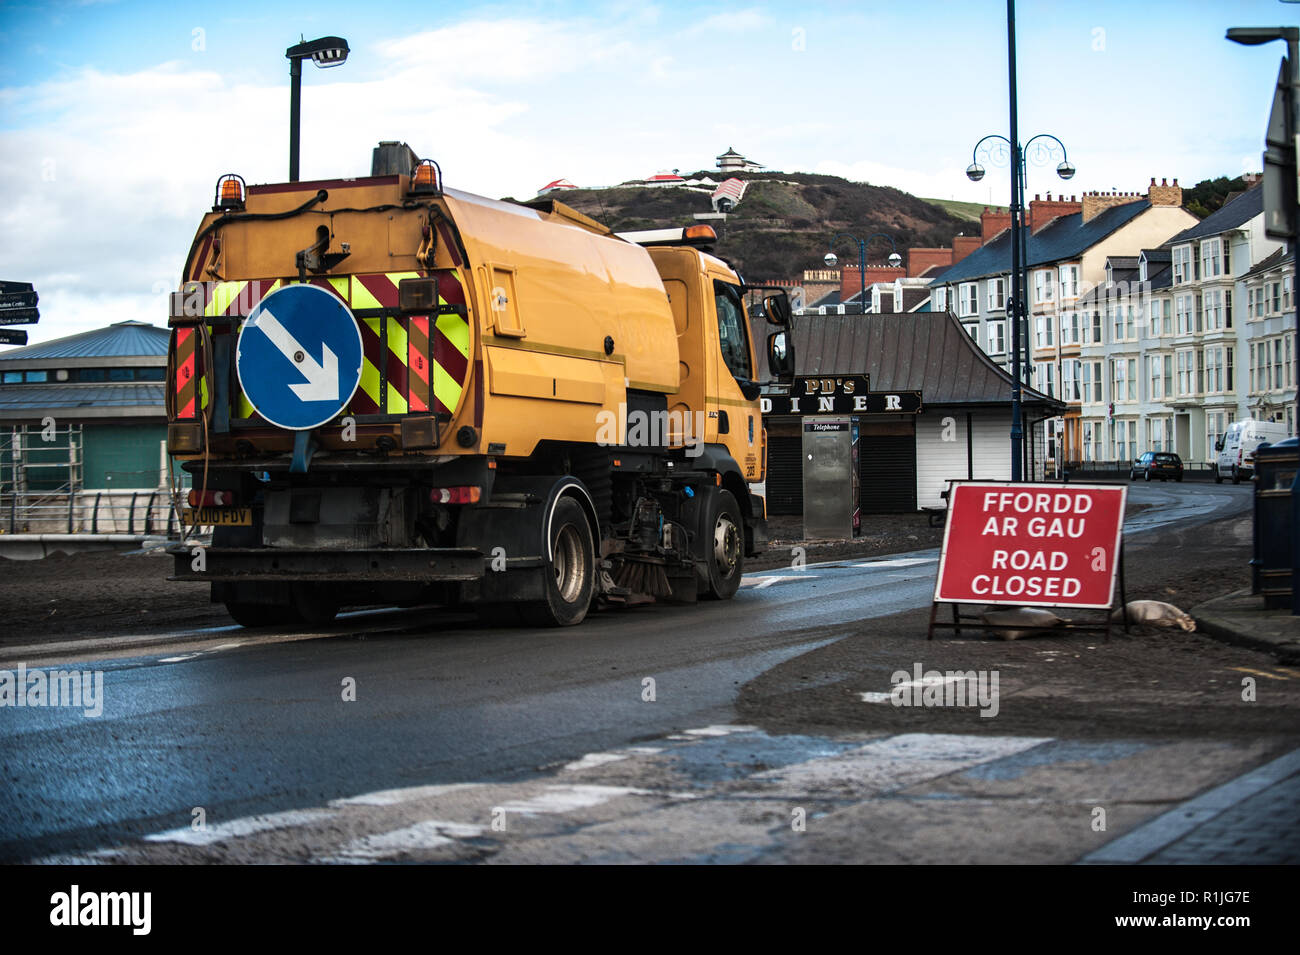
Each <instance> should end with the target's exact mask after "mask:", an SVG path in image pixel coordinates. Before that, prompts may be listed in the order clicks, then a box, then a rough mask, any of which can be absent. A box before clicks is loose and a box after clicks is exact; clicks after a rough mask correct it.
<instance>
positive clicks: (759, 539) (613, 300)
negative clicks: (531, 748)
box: [167, 143, 793, 626]
mask: <svg viewBox="0 0 1300 955" xmlns="http://www.w3.org/2000/svg"><path fill="white" fill-rule="evenodd" d="M371 172H372V174H371V175H370V176H369V177H367V178H356V179H341V180H337V181H317V182H288V183H276V184H268V185H253V186H247V185H246V184H245V183H244V181H243V179H241V178H240V177H239V176H235V175H228V176H223V177H222V178H221V179H220V180H219V182H218V183H217V189H216V196H215V201H214V205H213V208H212V211H211V212H210V213H208V214H207V215H206V216H205V217H204V219H203V222H202V224H201V225H200V227H199V230H198V233H197V235H195V237H194V242H193V244H192V246H191V248H190V251H189V255H188V256H187V258H186V261H185V272H184V276H183V282H182V285H181V287H180V289H179V291H177V292H176V293H174V294H173V295H172V296H171V306H170V319H169V322H170V326H171V330H172V334H171V348H170V355H169V362H168V372H167V382H168V384H167V399H168V404H167V413H168V431H167V443H168V451H169V453H170V454H171V455H172V456H173V458H174V460H176V461H177V462H179V464H180V466H181V467H183V468H184V470H185V471H186V472H187V473H188V475H189V477H190V485H191V490H190V491H189V492H188V500H187V501H186V502H185V503H186V504H188V506H187V507H184V516H185V519H186V522H187V524H189V525H191V526H194V527H199V526H203V527H206V526H211V527H212V528H213V532H212V540H211V544H210V545H201V544H198V543H195V541H197V540H198V539H199V538H197V537H195V538H193V539H191V540H188V541H186V542H185V543H184V544H182V545H178V546H176V547H175V548H174V549H173V550H174V561H175V572H174V579H177V580H185V581H207V582H210V584H211V587H212V599H213V600H214V601H215V602H220V603H224V604H225V606H226V607H227V608H228V610H229V611H230V614H231V615H232V616H233V617H234V618H235V620H237V621H238V622H239V623H241V624H244V625H245V626H261V625H275V624H281V625H286V624H302V623H307V624H319V623H322V622H325V621H328V620H329V619H331V618H332V617H333V616H334V615H335V614H336V613H337V612H338V610H339V608H340V607H343V606H363V605H374V604H392V603H397V604H415V603H424V602H436V603H443V604H451V605H456V606H474V607H476V608H478V609H479V610H480V612H481V613H482V614H483V615H484V616H487V617H489V618H491V619H494V620H495V621H499V622H520V623H529V624H536V625H551V626H556V625H568V624H576V623H579V622H580V621H581V620H582V619H583V618H584V616H585V615H586V614H587V612H588V611H589V609H590V608H591V607H592V606H593V604H595V603H602V604H618V603H633V602H640V601H645V600H648V599H650V598H654V599H660V600H667V601H694V600H696V599H697V598H699V597H705V598H721V599H725V598H728V597H730V596H732V595H733V594H734V593H735V591H736V588H737V587H738V585H739V583H740V578H741V573H742V568H743V566H744V559H745V557H746V555H750V556H752V555H754V554H755V553H757V552H758V550H759V549H760V548H761V547H762V546H763V543H764V541H765V505H764V500H763V498H762V497H761V496H760V495H757V494H755V493H753V490H752V487H751V486H752V485H754V484H757V483H759V482H762V481H763V479H764V467H765V450H766V440H765V435H764V431H763V424H762V418H761V416H760V411H759V386H758V384H757V380H758V378H759V375H758V372H757V370H756V349H755V347H754V343H753V342H752V341H751V336H750V324H749V321H748V317H747V305H746V302H747V301H748V300H750V299H755V298H757V299H758V300H761V303H762V308H763V312H764V314H765V315H766V318H767V322H768V323H770V325H771V326H772V329H771V331H770V332H769V333H768V334H767V335H766V337H767V341H766V343H764V345H763V347H762V349H761V351H763V352H765V353H766V354H765V359H766V361H767V362H768V366H769V370H770V371H771V372H772V374H773V375H774V376H775V377H777V378H778V379H781V378H788V377H789V376H790V375H791V374H792V372H793V353H792V351H791V344H790V342H789V341H788V335H787V334H786V331H787V327H788V324H789V321H790V305H789V301H788V299H787V297H786V295H785V293H784V292H783V291H780V290H777V289H765V290H760V291H759V292H758V293H757V296H755V295H751V294H749V293H750V292H751V291H752V290H750V289H747V287H746V286H745V285H744V283H743V282H742V280H741V278H740V276H739V275H738V274H737V273H736V271H735V270H734V269H733V268H731V267H730V266H729V265H728V264H727V263H726V262H725V261H723V260H722V259H721V258H718V257H717V256H715V255H713V254H711V253H710V252H709V251H708V249H709V247H710V245H711V243H712V242H714V241H716V237H715V235H714V232H713V230H712V228H711V227H709V226H702V225H691V226H687V227H684V228H679V229H674V230H661V231H655V232H650V233H639V234H622V235H618V234H614V233H612V232H611V231H610V230H609V229H607V228H606V227H604V226H603V225H601V224H600V223H598V222H596V221H594V220H592V219H590V218H588V217H586V216H584V215H582V214H581V213H579V212H577V211H575V210H573V209H570V208H568V207H566V206H564V205H562V204H561V203H559V202H554V201H552V200H549V199H539V200H535V201H532V202H527V203H522V204H520V203H513V202H498V201H495V200H491V199H485V198H482V197H480V196H475V195H470V194H468V193H465V192H459V191H457V190H454V189H449V188H445V187H444V185H443V183H442V175H441V171H440V170H439V168H438V166H437V164H436V163H434V162H433V161H431V160H427V159H426V160H420V159H418V158H417V157H416V155H415V154H414V153H413V152H412V151H411V150H410V149H409V148H408V147H407V146H406V145H405V144H401V143H381V144H380V145H379V147H378V148H377V149H376V150H375V153H374V158H373V164H372V170H371Z"/></svg>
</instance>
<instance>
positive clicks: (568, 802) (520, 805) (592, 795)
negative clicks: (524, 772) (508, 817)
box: [500, 785, 663, 816]
mask: <svg viewBox="0 0 1300 955" xmlns="http://www.w3.org/2000/svg"><path fill="white" fill-rule="evenodd" d="M659 795H663V794H661V793H656V792H655V791H654V790H651V789H635V788H633V787H631V786H590V785H586V786H584V785H574V786H547V787H546V791H545V792H543V793H540V794H539V795H536V796H531V797H528V798H525V799H521V800H519V801H517V802H507V803H504V804H502V806H501V807H500V808H502V809H504V810H505V811H506V812H517V813H519V814H521V815H524V816H537V815H549V814H550V813H560V812H572V811H573V810H575V809H590V808H591V807H592V806H599V805H601V804H602V803H607V802H609V801H610V800H611V799H618V798H620V797H622V796H659Z"/></svg>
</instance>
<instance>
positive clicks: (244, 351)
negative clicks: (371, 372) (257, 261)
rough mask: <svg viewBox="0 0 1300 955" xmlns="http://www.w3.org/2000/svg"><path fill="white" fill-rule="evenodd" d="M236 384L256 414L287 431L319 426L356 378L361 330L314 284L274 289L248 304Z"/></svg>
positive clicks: (343, 403)
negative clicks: (260, 298) (253, 306)
mask: <svg viewBox="0 0 1300 955" xmlns="http://www.w3.org/2000/svg"><path fill="white" fill-rule="evenodd" d="M235 368H236V370H237V371H238V374H239V386H240V387H241V388H242V389H243V390H244V394H245V395H246V396H247V397H248V400H249V401H251V402H252V404H253V407H254V408H256V409H257V413H258V414H260V415H261V416H262V417H263V418H265V419H266V420H267V421H269V422H270V423H271V424H273V425H276V426H277V427H280V428H285V429H287V430H289V431H309V430H311V429H312V428H318V427H320V426H321V425H323V424H324V423H325V422H327V421H329V420H330V419H331V418H333V417H334V416H335V415H337V414H338V413H339V412H340V411H342V410H343V409H344V408H345V407H346V406H347V404H348V402H349V401H351V400H352V395H353V394H355V393H356V390H357V385H359V384H360V383H361V329H360V328H359V327H358V326H357V320H356V318H354V317H353V315H352V313H351V312H350V311H349V310H348V307H347V306H346V305H344V304H343V302H341V301H340V300H339V299H338V298H336V297H335V296H334V295H332V294H330V293H329V292H327V291H325V290H324V289H322V288H317V287H316V286H314V285H290V286H287V287H285V288H282V289H279V290H278V291H275V292H272V293H271V294H270V295H268V296H267V297H266V298H264V299H262V301H261V302H260V303H259V304H258V305H257V307H256V308H254V309H253V311H252V313H251V314H250V315H249V316H248V320H247V321H246V322H244V325H243V328H242V329H241V330H240V333H239V344H238V346H237V347H236V351H235Z"/></svg>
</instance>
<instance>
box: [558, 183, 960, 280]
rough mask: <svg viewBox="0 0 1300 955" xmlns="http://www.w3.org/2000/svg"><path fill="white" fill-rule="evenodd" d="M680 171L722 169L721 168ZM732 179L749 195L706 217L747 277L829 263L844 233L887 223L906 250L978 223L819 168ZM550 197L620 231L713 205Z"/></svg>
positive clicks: (705, 197) (852, 252)
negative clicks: (723, 213)
mask: <svg viewBox="0 0 1300 955" xmlns="http://www.w3.org/2000/svg"><path fill="white" fill-rule="evenodd" d="M683 176H684V178H686V179H695V178H701V177H704V176H710V177H711V178H713V179H715V180H717V179H719V178H721V177H720V175H719V173H718V172H717V171H716V170H714V171H711V172H709V171H703V172H696V173H683ZM736 178H738V179H745V180H748V181H749V182H750V185H749V188H748V190H747V191H746V193H745V197H744V199H743V200H742V201H741V203H740V205H738V206H737V207H736V210H735V211H734V212H732V213H731V214H730V215H729V216H727V218H726V220H725V221H723V220H710V224H711V225H713V226H714V227H715V228H716V229H717V230H718V238H719V242H718V245H717V252H718V254H719V255H722V256H723V257H725V258H726V259H728V260H729V261H730V262H732V263H733V264H735V265H736V266H737V267H738V268H740V269H741V270H742V271H743V272H744V273H745V275H746V277H747V278H748V279H749V280H750V281H757V280H761V279H778V278H792V277H797V276H800V275H801V274H802V273H803V270H804V269H814V268H824V267H825V266H824V265H823V263H822V258H823V256H825V255H826V251H827V249H828V248H829V247H830V242H831V237H832V236H834V235H835V234H836V233H838V232H851V233H853V234H855V235H857V236H859V237H860V238H864V239H865V238H867V237H868V236H870V235H872V234H873V233H876V232H883V233H885V234H887V235H889V236H890V237H891V238H892V239H893V240H894V242H895V243H896V245H897V247H898V251H899V252H900V253H905V252H906V251H907V249H909V248H911V247H913V246H923V247H933V246H948V245H951V244H952V237H953V236H954V235H957V234H959V233H963V232H965V233H967V234H971V233H972V232H974V231H977V230H972V229H971V223H970V222H969V221H968V220H966V219H962V218H958V217H957V216H955V215H953V214H952V213H950V212H949V211H948V210H946V209H943V208H941V207H939V206H937V205H935V204H933V203H931V202H927V201H926V200H924V199H918V198H917V197H916V196H913V195H911V194H909V193H906V192H903V191H901V190H899V189H893V188H890V187H888V186H873V185H870V184H869V183H864V182H850V181H849V180H847V179H841V178H839V177H838V176H824V175H818V174H815V173H785V172H763V173H740V174H737V175H736ZM554 198H557V199H559V200H560V201H561V202H563V203H565V204H566V205H570V206H572V207H573V208H575V209H577V210H578V211H579V212H582V213H585V214H586V215H589V216H591V217H592V218H593V219H596V220H597V221H599V222H602V223H604V224H605V225H607V226H609V227H610V228H611V229H613V230H614V231H615V232H626V231H633V230H638V229H660V228H669V227H672V226H683V225H690V224H692V223H694V222H695V221H697V220H696V219H695V218H694V214H695V213H697V212H712V211H713V208H712V206H711V205H710V202H709V192H708V190H707V189H705V190H704V191H699V192H696V191H693V190H690V189H685V188H640V187H633V186H628V187H618V188H613V189H575V190H568V191H565V192H563V193H559V194H556V195H555V196H554ZM835 252H836V254H837V255H838V256H839V257H840V261H841V263H843V264H851V265H856V264H857V260H858V251H857V246H856V244H854V243H852V242H850V241H849V240H847V239H841V240H840V241H839V242H838V243H836V245H835ZM889 253H890V248H889V243H888V242H885V241H884V240H883V239H878V240H876V241H874V242H872V243H871V244H870V245H869V246H868V248H867V262H868V264H870V265H880V264H882V263H883V262H884V260H885V258H886V257H887V256H888V255H889Z"/></svg>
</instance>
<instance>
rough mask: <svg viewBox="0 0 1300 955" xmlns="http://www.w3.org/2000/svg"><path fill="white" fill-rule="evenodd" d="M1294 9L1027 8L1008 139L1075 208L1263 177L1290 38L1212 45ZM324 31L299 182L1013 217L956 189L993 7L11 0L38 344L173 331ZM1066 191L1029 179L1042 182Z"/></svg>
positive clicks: (997, 186) (12, 251)
mask: <svg viewBox="0 0 1300 955" xmlns="http://www.w3.org/2000/svg"><path fill="white" fill-rule="evenodd" d="M304 9H306V10H309V11H310V12H307V13H304V12H301V11H302V10H304ZM697 10H702V12H696V11H697ZM1298 15H1300V5H1297V4H1289V3H1282V2H1278V0H1238V2H1220V3H1212V2H1201V0H1181V2H1161V0H1143V2H1139V3H1135V2H1132V0H1129V2H1125V3H1113V2H1100V3H1073V2H1069V3H1067V2H1045V0H1021V2H1020V3H1019V4H1017V33H1018V37H1017V40H1018V44H1017V45H1018V66H1019V90H1020V122H1021V136H1022V139H1028V137H1029V136H1031V135H1033V134H1035V133H1038V132H1049V133H1052V134H1054V135H1056V136H1058V137H1060V139H1062V140H1063V141H1064V142H1065V144H1066V147H1067V148H1068V149H1069V156H1070V159H1071V161H1072V162H1073V163H1074V164H1075V166H1077V167H1078V170H1079V172H1078V175H1077V176H1076V178H1075V179H1074V180H1072V181H1071V182H1070V183H1069V184H1068V186H1067V187H1066V188H1065V190H1064V191H1065V192H1066V193H1067V194H1068V193H1072V192H1073V193H1077V192H1082V191H1084V190H1088V189H1111V188H1117V189H1121V190H1125V191H1129V190H1132V191H1141V190H1143V189H1144V188H1145V186H1146V183H1147V182H1148V181H1149V179H1150V177H1151V176H1156V177H1157V178H1160V177H1168V178H1174V177H1177V178H1178V179H1179V180H1180V182H1182V183H1183V184H1187V185H1190V184H1193V183H1195V182H1196V181H1198V180H1200V179H1204V178H1207V177H1210V176H1217V175H1225V174H1226V175H1236V174H1238V173H1240V172H1242V171H1246V170H1253V169H1258V168H1259V167H1260V158H1259V153H1260V149H1261V146H1262V144H1261V137H1262V132H1263V125H1264V121H1265V118H1266V117H1267V113H1268V106H1269V102H1270V98H1271V95H1272V87H1273V83H1274V81H1275V78H1276V72H1277V64H1278V60H1279V58H1280V56H1281V55H1282V53H1283V47H1282V45H1281V44H1271V45H1268V46H1264V47H1255V48H1247V47H1241V46H1237V45H1235V44H1230V43H1228V42H1226V41H1225V40H1224V39H1223V34H1224V30H1225V29H1226V28H1227V27H1228V26H1233V25H1268V24H1278V23H1294V22H1296V20H1297V16H1298ZM323 34H338V35H341V36H344V37H346V38H347V39H348V41H349V43H350V45H351V47H352V54H351V56H350V58H349V60H348V62H347V63H346V64H345V65H344V66H342V67H340V68H337V69H332V70H318V69H315V68H314V67H312V66H310V65H308V66H306V67H305V75H304V84H303V87H304V93H303V146H302V172H303V176H304V178H312V177H318V176H319V177H334V176H338V175H356V174H364V173H365V172H366V171H367V170H368V164H369V156H370V149H371V147H372V146H373V144H374V143H375V142H376V141H378V140H380V139H402V140H406V141H408V142H409V143H410V144H411V145H412V146H413V147H414V148H415V150H416V151H417V152H418V153H419V154H421V155H423V156H431V157H433V158H435V159H437V160H438V161H439V162H440V163H441V165H442V167H443V170H444V174H445V177H446V180H447V182H448V184H450V185H455V186H458V187H460V188H465V189H469V190H471V191H475V192H480V193H483V194H486V195H491V196H504V195H514V196H517V197H525V196H531V195H532V194H533V193H534V192H535V191H536V189H537V188H538V187H540V186H541V185H542V184H544V183H546V182H548V181H549V180H551V179H554V178H558V177H561V176H563V177H567V178H568V179H570V180H572V181H574V182H576V183H578V184H579V185H599V184H609V183H614V182H618V181H621V180H624V179H628V178H633V177H638V176H643V175H647V174H649V173H652V172H654V171H656V170H659V169H671V168H680V169H683V170H688V169H699V168H711V167H712V165H713V162H714V157H715V156H716V155H717V154H718V153H720V152H722V151H723V150H724V149H725V148H726V147H728V146H734V147H735V148H736V149H738V150H740V151H741V152H743V153H745V154H746V155H748V156H751V157H753V158H755V159H757V160H759V161H761V162H763V163H765V164H767V165H768V166H769V167H771V168H773V169H785V170H805V171H817V172H828V173H835V174H839V175H845V176H847V177H849V178H852V179H857V180H863V181H869V182H872V183H876V184H879V185H891V186H897V187H899V188H902V189H906V190H908V191H910V192H915V193H917V194H920V195H925V196H938V197H944V198H959V199H967V200H971V201H983V202H989V201H992V202H999V203H1004V202H1006V201H1007V190H1008V186H1007V180H1008V175H1007V172H1006V171H1005V170H1003V169H998V168H996V167H993V166H992V164H991V163H986V165H989V166H990V172H989V175H988V177H987V178H986V179H985V180H984V182H982V183H980V184H979V185H974V184H972V183H970V182H968V181H967V180H966V178H965V176H964V175H963V174H962V170H963V169H964V168H965V166H966V164H967V163H968V162H969V161H970V153H971V149H972V147H973V146H974V145H975V143H976V141H977V140H978V139H980V137H981V136H983V135H984V134H986V133H995V132H1000V133H1005V132H1006V131H1007V96H1006V90H1007V87H1006V21H1005V4H1004V3H1002V2H999V0H968V2H938V0H912V2H899V0H893V2H889V3H875V2H866V3H835V2H830V3H821V4H816V5H813V4H807V3H771V4H763V3H742V4H734V5H729V4H712V5H709V6H707V7H703V8H699V7H697V6H695V5H690V4H685V3H658V4H654V3H612V4H588V3H504V4H481V5H478V4H474V3H473V2H472V0H467V2H462V3H456V4H447V3H437V2H434V3H429V2H425V3H403V2H398V3H384V4H358V3H355V2H352V3H346V4H344V3H331V2H319V3H314V4H311V5H309V6H306V7H304V5H301V4H285V3H281V2H277V0H266V2H262V3H257V4H249V3H221V4H203V5H199V4H190V3H185V2H173V3H152V2H137V3H132V2H67V3H60V2H54V3H42V4H25V3H13V4H3V5H0V54H2V55H0V194H3V195H5V196H6V197H7V202H6V203H5V204H4V206H3V207H2V208H0V278H6V279H14V280H31V281H34V282H36V283H37V288H38V290H39V291H40V293H41V309H42V316H43V317H42V320H41V323H40V325H38V326H34V327H33V328H31V329H30V331H31V333H32V340H33V341H41V340H45V339H48V338H52V337H57V336H59V335H65V334H70V333H72V332H75V331H80V330H83V329H85V328H90V327H95V326H98V325H102V324H104V323H106V322H107V321H120V320H122V319H125V318H139V319H142V320H146V321H152V322H155V323H158V324H161V323H162V321H163V320H164V319H163V315H164V309H165V292H166V291H167V290H168V289H170V288H172V287H174V286H175V283H176V281H177V279H178V275H177V273H178V271H179V268H180V260H181V258H182V256H183V255H184V253H185V250H186V249H187V248H188V245H189V240H190V237H191V236H192V234H193V231H194V228H195V226H196V225H197V223H198V220H199V218H200V216H201V215H202V214H203V212H204V211H205V209H206V208H207V206H208V205H210V203H211V190H212V185H213V183H214V182H215V180H216V178H217V176H218V175H220V174H221V173H224V172H229V171H235V172H239V173H241V174H243V175H244V176H245V177H246V178H247V179H248V180H249V181H250V182H258V181H276V180H280V179H283V178H284V177H285V175H286V171H287V158H286V154H287V132H286V127H287V116H288V98H289V97H288V64H287V61H286V60H285V59H284V49H285V47H287V46H289V45H290V44H292V43H294V42H296V41H297V40H298V38H299V36H300V35H304V36H306V37H307V38H312V37H315V36H319V35H323ZM1053 165H1054V161H1053ZM1062 185H1063V184H1062V183H1061V182H1060V181H1059V180H1057V179H1056V178H1055V176H1054V175H1053V174H1052V172H1051V167H1050V166H1048V167H1045V168H1041V169H1035V168H1031V170H1030V174H1029V192H1030V193H1031V194H1033V193H1035V192H1046V191H1048V190H1052V191H1053V192H1059V191H1061V190H1060V187H1061V186H1062ZM812 264H815V263H792V267H791V268H790V270H789V271H790V272H792V273H794V272H797V271H798V270H799V269H801V268H803V267H804V266H805V265H812Z"/></svg>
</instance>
